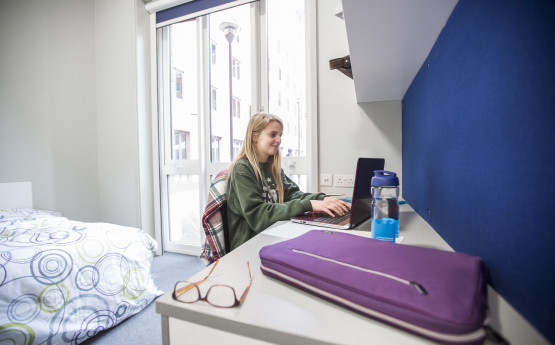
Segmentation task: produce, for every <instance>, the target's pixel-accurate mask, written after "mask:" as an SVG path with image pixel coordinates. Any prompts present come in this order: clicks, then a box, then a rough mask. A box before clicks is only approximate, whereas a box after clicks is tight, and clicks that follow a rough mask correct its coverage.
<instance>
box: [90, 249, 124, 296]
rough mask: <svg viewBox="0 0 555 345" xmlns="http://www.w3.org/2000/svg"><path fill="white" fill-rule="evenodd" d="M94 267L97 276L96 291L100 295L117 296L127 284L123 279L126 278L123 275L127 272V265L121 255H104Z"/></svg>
mask: <svg viewBox="0 0 555 345" xmlns="http://www.w3.org/2000/svg"><path fill="white" fill-rule="evenodd" d="M94 267H95V268H96V272H97V274H98V279H97V280H98V283H97V284H96V290H98V292H100V293H101V294H103V295H108V296H111V295H115V294H118V293H120V292H121V291H122V290H123V288H124V286H125V285H126V284H127V282H126V281H125V279H128V277H126V275H125V273H126V272H127V271H129V263H128V262H127V259H126V258H125V257H124V256H123V255H121V254H117V253H110V254H106V255H104V256H103V257H102V258H101V259H100V260H98V262H97V263H96V265H95V266H94ZM95 278H96V277H95Z"/></svg>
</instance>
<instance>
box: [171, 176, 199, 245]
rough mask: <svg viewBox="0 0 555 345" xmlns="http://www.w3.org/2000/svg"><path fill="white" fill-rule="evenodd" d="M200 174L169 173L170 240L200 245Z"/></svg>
mask: <svg viewBox="0 0 555 345" xmlns="http://www.w3.org/2000/svg"><path fill="white" fill-rule="evenodd" d="M199 180H200V179H199V176H198V175H168V198H169V200H168V201H169V202H168V204H169V228H170V229H169V230H170V231H169V233H170V234H169V235H170V242H174V243H180V244H188V245H195V246H199V245H200V240H201V239H200V237H201V223H200V212H199V210H200V203H199Z"/></svg>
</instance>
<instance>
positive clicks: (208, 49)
mask: <svg viewBox="0 0 555 345" xmlns="http://www.w3.org/2000/svg"><path fill="white" fill-rule="evenodd" d="M249 2H251V0H240V1H235V2H234V4H233V5H231V4H227V5H222V6H219V7H218V8H217V10H223V9H226V8H230V7H233V6H237V5H241V4H245V3H249ZM304 3H305V35H306V39H305V44H306V46H305V49H306V61H305V66H306V98H307V100H306V113H307V119H306V121H307V123H306V133H300V132H299V137H300V138H303V137H304V135H303V134H305V135H306V140H307V152H306V156H304V158H302V157H285V156H284V157H282V166H283V168H284V171H285V173H286V174H290V175H299V174H302V175H306V179H307V181H308V185H307V190H308V191H312V192H316V191H318V170H317V167H318V145H317V143H318V132H317V128H318V127H317V125H318V122H317V121H318V119H317V118H318V116H317V111H318V108H317V81H318V80H317V64H316V63H313V62H315V61H317V46H316V42H317V41H316V39H317V37H316V35H317V22H316V9H317V3H316V0H304ZM250 8H251V10H250V11H251V18H252V19H253V20H254V21H253V22H254V23H255V24H254V25H255V28H254V30H253V35H251V37H250V40H251V42H252V44H254V45H255V46H257V47H258V46H259V45H260V48H258V49H253V52H252V59H251V61H252V62H253V63H252V65H253V66H252V69H253V71H256V72H257V73H251V85H252V108H251V109H250V111H249V113H250V114H254V113H255V112H265V111H266V109H268V90H267V88H262V87H261V86H262V85H268V75H267V73H260V72H261V71H267V70H268V65H267V61H268V55H267V42H265V39H266V38H267V25H266V20H267V19H266V18H267V16H266V10H267V4H266V0H260V1H259V2H255V3H252V2H251V7H250ZM214 10H215V9H211V10H207V11H204V12H205V13H196V14H192V15H190V16H185V17H181V18H178V19H176V20H173V21H172V22H173V23H177V22H181V21H184V20H187V19H191V18H193V17H197V16H199V15H204V14H208V13H210V12H213V11H214ZM206 22H207V21H206V20H201V27H202V28H201V31H200V35H199V36H201V37H199V39H201V42H203V43H202V48H201V50H202V53H201V57H200V58H201V59H205V57H208V59H207V60H206V62H207V63H203V67H202V71H201V72H200V73H201V76H200V77H199V89H200V90H199V95H200V99H201V101H200V103H201V104H199V111H200V112H201V113H203V114H206V113H207V112H208V109H210V107H211V104H210V99H211V92H207V90H204V87H205V86H206V84H205V80H209V68H210V65H211V64H212V63H213V59H212V55H213V54H212V42H211V41H210V40H209V39H208V28H207V23H206ZM170 24H172V23H168V22H164V23H159V24H157V23H156V13H151V15H150V26H151V30H150V33H151V40H150V49H151V80H152V83H151V96H152V98H151V100H152V107H151V111H152V113H151V115H152V124H153V132H152V152H153V179H154V184H153V187H154V191H153V204H154V205H160V207H156V206H155V207H154V209H155V212H154V223H155V224H154V226H155V231H154V233H155V238H156V240H157V241H158V242H159V243H160V244H161V245H160V246H159V248H158V250H157V253H158V254H161V253H162V252H163V251H164V250H166V249H167V248H164V247H165V245H164V241H163V236H162V228H163V227H164V220H163V218H164V217H163V214H164V213H166V212H167V210H164V205H163V204H164V202H163V199H164V194H165V193H163V190H162V189H163V188H164V186H161V183H160V181H161V177H162V176H164V175H165V173H164V172H163V171H162V163H161V157H163V156H164V147H163V145H161V144H160V142H159V139H160V138H162V137H163V129H164V124H163V123H161V120H160V119H159V111H160V108H163V104H160V102H159V97H160V95H159V92H158V91H159V89H161V87H160V86H161V83H162V81H160V80H158V79H159V78H158V76H159V73H163V71H160V70H159V69H160V68H161V66H160V65H159V61H158V60H159V59H160V56H159V55H158V45H159V41H160V37H159V31H158V28H160V27H163V26H167V25H170ZM242 39H245V37H242ZM216 48H217V47H216ZM239 68H240V67H239ZM168 74H169V73H168ZM161 75H163V74H161ZM209 121H210V117H209V116H203V120H202V121H200V123H201V126H200V127H201V128H200V130H201V131H203V132H204V138H205V140H204V141H208V144H206V143H201V145H200V147H201V152H199V155H200V157H199V158H200V159H199V163H200V165H201V166H204V167H205V168H202V167H201V168H200V170H199V169H198V168H196V169H193V170H196V171H199V175H200V186H201V191H200V194H201V202H200V204H201V206H204V205H206V195H207V193H206V192H207V189H208V185H209V182H210V177H211V176H215V175H216V174H217V173H218V172H219V171H221V170H223V169H225V168H227V167H228V165H229V162H223V163H211V162H210V156H211V145H210V141H211V140H212V139H211V136H210V123H209ZM206 138H207V139H206ZM184 163H185V165H188V164H187V162H184ZM180 168H183V165H181V166H180ZM178 170H179V169H178ZM202 188H206V189H205V190H204V191H203V190H202Z"/></svg>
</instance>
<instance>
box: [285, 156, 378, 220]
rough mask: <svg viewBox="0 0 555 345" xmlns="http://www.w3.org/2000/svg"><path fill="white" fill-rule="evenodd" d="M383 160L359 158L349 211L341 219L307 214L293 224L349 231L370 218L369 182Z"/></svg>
mask: <svg viewBox="0 0 555 345" xmlns="http://www.w3.org/2000/svg"><path fill="white" fill-rule="evenodd" d="M384 166H385V159H383V158H359V159H358V162H357V169H356V175H355V186H354V188H353V197H352V199H351V211H350V212H349V213H347V214H345V215H343V216H341V217H331V216H329V215H328V214H327V213H323V212H308V213H307V214H305V215H303V216H297V217H293V218H291V221H292V222H294V223H300V224H308V225H316V226H323V227H328V228H334V229H343V230H344V229H351V228H354V227H355V226H357V225H358V224H360V223H362V222H363V221H365V220H367V219H368V218H370V212H371V204H372V194H371V192H370V182H371V180H372V177H373V176H374V170H383V169H384Z"/></svg>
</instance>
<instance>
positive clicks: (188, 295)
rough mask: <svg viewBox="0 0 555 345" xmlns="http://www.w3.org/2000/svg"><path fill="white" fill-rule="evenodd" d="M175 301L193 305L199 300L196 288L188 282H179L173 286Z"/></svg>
mask: <svg viewBox="0 0 555 345" xmlns="http://www.w3.org/2000/svg"><path fill="white" fill-rule="evenodd" d="M175 294H176V296H177V300H179V301H181V302H185V303H193V302H196V301H198V300H199V298H200V296H199V291H198V288H197V287H196V286H195V285H193V284H191V283H189V282H179V283H177V285H176V286H175Z"/></svg>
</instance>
